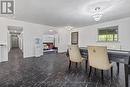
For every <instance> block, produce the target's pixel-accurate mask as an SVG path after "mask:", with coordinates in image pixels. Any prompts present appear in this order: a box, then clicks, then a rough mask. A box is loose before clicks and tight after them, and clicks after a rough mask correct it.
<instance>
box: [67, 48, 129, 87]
mask: <svg viewBox="0 0 130 87" xmlns="http://www.w3.org/2000/svg"><path fill="white" fill-rule="evenodd" d="M79 50H80V53H81V56H82V57H83V58H88V57H87V56H88V50H87V47H79ZM107 52H108V58H109V60H110V61H111V62H115V63H116V64H117V67H118V69H117V70H118V73H119V64H120V63H121V64H123V65H124V75H125V77H124V79H125V87H129V81H128V80H129V78H128V75H129V70H128V69H129V65H130V51H126V50H120V49H108V50H107ZM66 55H67V56H68V57H69V51H68V49H67V53H66Z"/></svg>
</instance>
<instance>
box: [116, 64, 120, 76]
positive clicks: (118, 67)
mask: <svg viewBox="0 0 130 87" xmlns="http://www.w3.org/2000/svg"><path fill="white" fill-rule="evenodd" d="M116 65H117V74H119V67H120V65H119V63H116Z"/></svg>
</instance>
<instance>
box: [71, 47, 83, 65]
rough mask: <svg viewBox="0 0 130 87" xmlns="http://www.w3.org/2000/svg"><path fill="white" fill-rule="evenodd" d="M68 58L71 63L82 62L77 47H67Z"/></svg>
mask: <svg viewBox="0 0 130 87" xmlns="http://www.w3.org/2000/svg"><path fill="white" fill-rule="evenodd" d="M69 57H70V60H71V61H73V62H81V61H82V59H81V58H82V57H81V54H80V50H79V47H78V45H70V46H69Z"/></svg>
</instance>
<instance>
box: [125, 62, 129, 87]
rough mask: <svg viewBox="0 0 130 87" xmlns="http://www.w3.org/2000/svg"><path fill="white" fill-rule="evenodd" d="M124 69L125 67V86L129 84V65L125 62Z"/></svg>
mask: <svg viewBox="0 0 130 87" xmlns="http://www.w3.org/2000/svg"><path fill="white" fill-rule="evenodd" d="M124 69H125V87H128V86H129V82H128V74H129V73H128V65H127V64H124Z"/></svg>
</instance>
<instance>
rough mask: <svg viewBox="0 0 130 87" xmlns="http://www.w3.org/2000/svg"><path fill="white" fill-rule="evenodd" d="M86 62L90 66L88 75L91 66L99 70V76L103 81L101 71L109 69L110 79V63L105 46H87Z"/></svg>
mask: <svg viewBox="0 0 130 87" xmlns="http://www.w3.org/2000/svg"><path fill="white" fill-rule="evenodd" d="M87 49H88V62H89V66H90V71H89V77H90V75H91V70H92V68H95V69H99V70H101V78H102V82H103V71H104V70H109V69H111V79H112V76H113V68H112V65H113V64H112V63H110V62H109V59H108V54H107V47H106V46H88V47H87Z"/></svg>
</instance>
